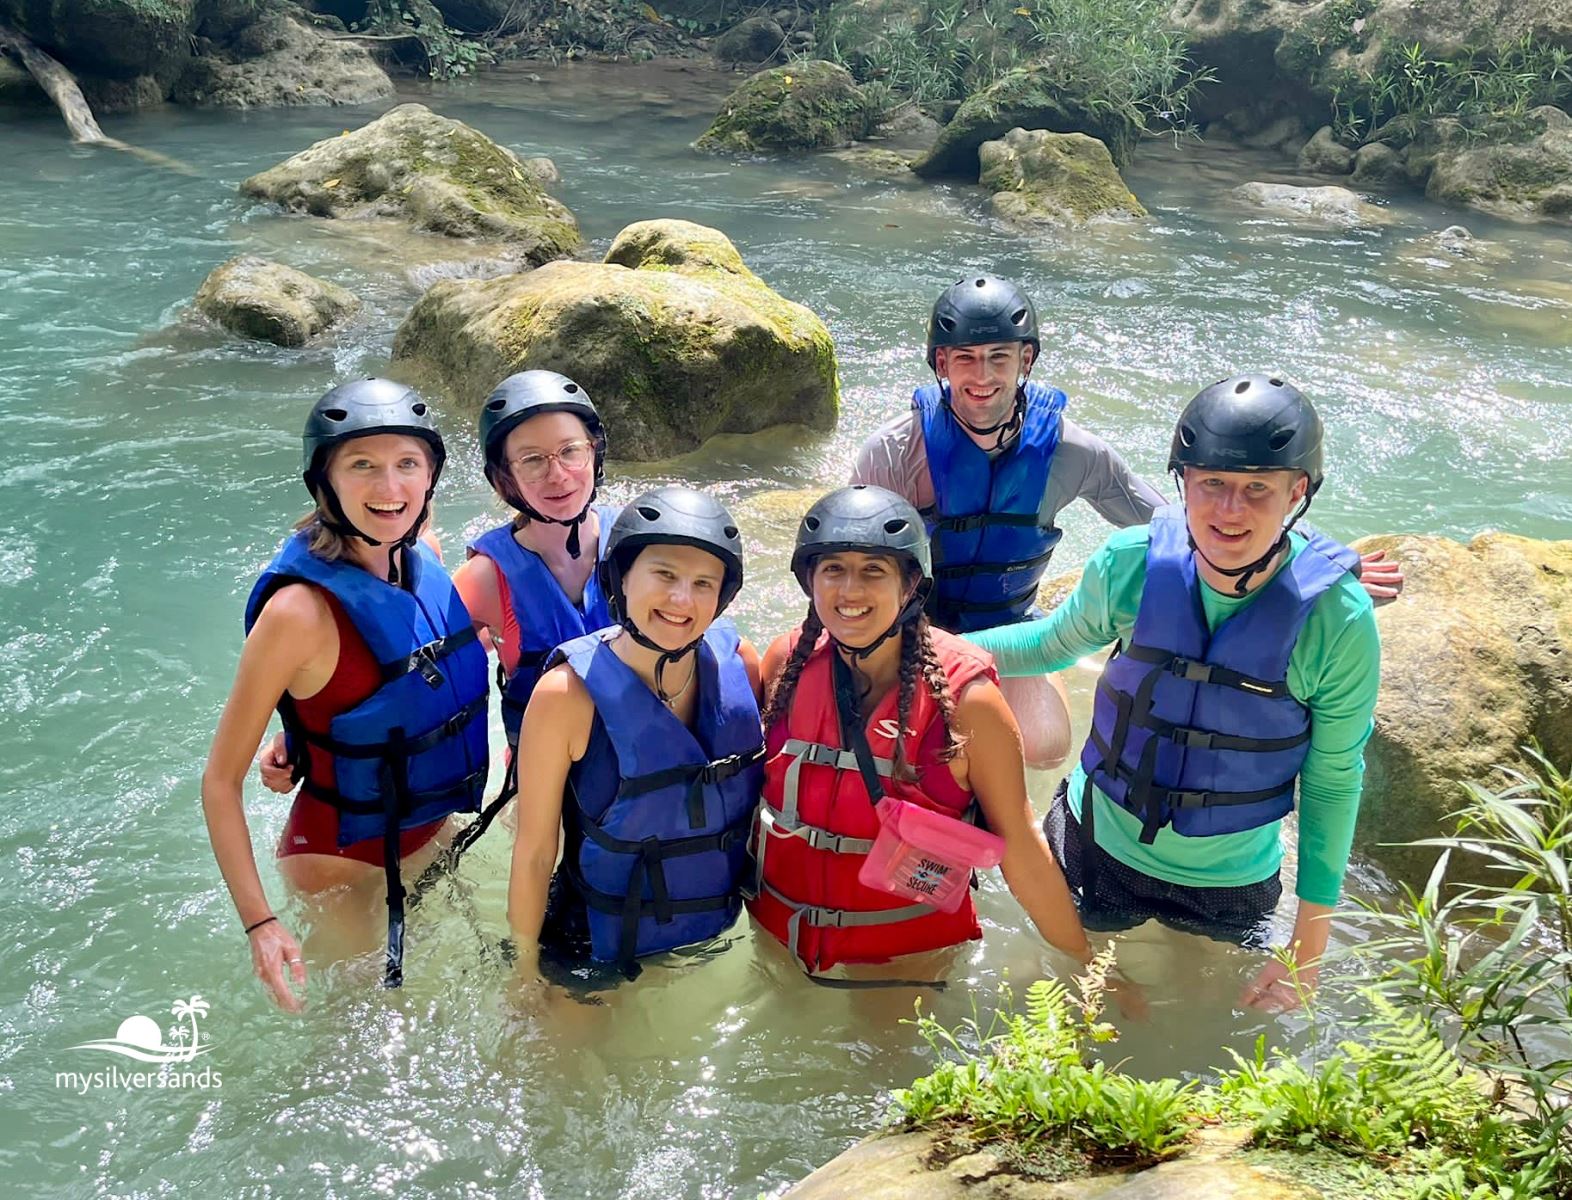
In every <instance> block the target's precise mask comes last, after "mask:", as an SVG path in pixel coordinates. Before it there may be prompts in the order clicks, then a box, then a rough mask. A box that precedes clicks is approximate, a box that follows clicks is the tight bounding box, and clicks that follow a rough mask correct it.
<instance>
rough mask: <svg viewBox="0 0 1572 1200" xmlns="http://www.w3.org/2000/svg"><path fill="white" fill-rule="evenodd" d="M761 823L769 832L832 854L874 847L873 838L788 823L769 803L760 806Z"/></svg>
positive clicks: (851, 852) (860, 852)
mask: <svg viewBox="0 0 1572 1200" xmlns="http://www.w3.org/2000/svg"><path fill="white" fill-rule="evenodd" d="M759 824H760V825H761V826H762V827H763V829H764V832H765V833H767V834H775V835H776V836H777V837H794V838H797V839H798V840H799V841H802V842H805V843H807V845H808V846H809V848H811V849H814V850H823V851H826V852H827V853H830V854H867V853H869V852H870V851H871V850H872V849H873V839H872V838H858V837H847V836H846V835H845V834H840V833H831V832H830V831H829V830H828V829H825V828H823V827H822V826H819V825H809V824H807V823H806V822H804V821H793V822H790V823H788V822H787V820H786V818H785V816H784V815H782V814H779V813H777V812H776V811H775V810H774V809H773V808H771V807H770V806H769V805H768V804H761V805H760V806H759Z"/></svg>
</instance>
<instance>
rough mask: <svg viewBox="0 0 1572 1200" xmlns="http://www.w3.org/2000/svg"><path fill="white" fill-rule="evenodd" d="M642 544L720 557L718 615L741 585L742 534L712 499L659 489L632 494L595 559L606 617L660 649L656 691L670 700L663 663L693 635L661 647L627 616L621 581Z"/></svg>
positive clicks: (638, 639) (687, 648)
mask: <svg viewBox="0 0 1572 1200" xmlns="http://www.w3.org/2000/svg"><path fill="white" fill-rule="evenodd" d="M646 546H696V547H698V548H699V549H700V550H706V551H708V552H709V553H711V554H713V555H714V556H715V557H716V558H718V559H720V560H721V563H722V565H723V566H724V568H725V569H724V573H723V575H722V579H721V588H720V596H719V598H718V601H717V603H716V606H715V615H716V616H717V617H718V616H720V614H721V613H723V612H725V611H726V608H727V606H728V605H730V604H731V602H732V601H733V600H734V599H736V597H737V593H738V592H739V591H740V590H741V589H742V535H741V533H740V532H739V531H738V529H737V522H736V521H734V520H733V519H732V515H731V513H729V512H727V511H726V506H725V505H723V504H722V503H721V502H720V501H719V500H717V499H715V497H713V496H710V495H707V494H705V493H704V492H699V491H695V490H694V489H692V488H686V487H677V486H671V487H663V488H656V489H655V490H654V491H651V492H645V493H644V494H643V495H642V496H635V497H634V498H633V499H632V500H630V501H629V502H628V503H627V504H626V505H625V506H624V507H623V509H622V512H621V513H619V514H618V516H617V519H616V521H615V522H614V523H613V524H612V527H611V532H610V533H609V534H608V535H607V538H606V553H605V556H604V557H603V558H602V559H601V561H600V567H599V570H600V587H601V591H602V592H603V593H604V594H605V597H606V605H607V607H608V608H609V609H610V610H611V619H612V620H613V621H615V622H616V623H617V624H619V625H621V626H622V628H623V629H625V630H626V631H627V632H628V635H629V636H630V637H631V638H633V640H634V641H636V642H637V643H638V644H639V645H641V646H643V647H644V648H645V649H647V650H655V651H658V652H659V653H660V659H659V660H658V661H657V662H656V664H655V691H656V693H657V694H658V695H659V696H660V697H661V699H662V700H667V699H669V696H668V695H667V693H666V692H665V690H664V688H663V687H662V685H661V677H662V675H663V674H664V673H665V670H666V666H667V664H668V663H671V662H675V661H677V660H678V659H679V658H681V657H683V655H685V654H688V653H689V652H690V651H692V650H695V649H697V647H698V645H699V641H700V640H701V639H700V638H695V639H694V640H693V641H691V642H689V643H688V644H687V645H686V646H683V647H682V648H681V649H679V650H674V651H672V650H666V649H664V648H663V647H661V646H660V645H659V644H658V643H656V642H654V641H653V640H651V639H650V638H649V637H648V636H647V635H645V633H644V632H643V631H642V630H641V629H639V628H638V627H637V626H636V625H635V624H634V623H633V621H632V620H631V619H630V618H629V616H628V604H627V593H626V592H625V591H624V590H623V579H624V577H625V576H626V575H627V572H628V568H629V567H631V566H632V565H633V560H634V559H635V558H637V557H638V554H639V551H640V550H642V549H644V547H646Z"/></svg>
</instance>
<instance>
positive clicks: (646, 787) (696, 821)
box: [617, 745, 764, 829]
mask: <svg viewBox="0 0 1572 1200" xmlns="http://www.w3.org/2000/svg"><path fill="white" fill-rule="evenodd" d="M763 757H764V747H763V746H762V745H761V746H755V747H754V748H753V749H752V750H744V751H742V752H741V753H738V754H730V755H727V756H726V757H724V758H716V759H711V760H710V761H709V762H707V763H680V764H678V765H677V766H675V767H667V768H665V769H664V770H660V771H650V772H648V773H647V774H644V775H635V776H633V777H632V778H631V779H624V780H623V781H622V783H621V785H620V786H619V787H618V788H617V796H618V797H619V798H622V797H628V796H642V795H644V794H645V793H646V792H654V791H659V790H660V789H661V788H664V787H671V786H672V785H673V784H679V783H680V784H686V785H687V788H688V794H687V797H686V803H687V809H688V828H689V829H702V828H704V826H705V825H706V824H707V823H708V822H707V821H706V819H705V816H704V789H705V788H706V787H713V786H714V785H716V784H720V783H724V782H726V780H728V779H733V778H735V777H736V776H738V775H741V774H742V773H743V772H744V771H746V770H747V769H748V768H749V767H751V766H753V764H754V763H756V762H758V761H759V760H760V759H762V758H763Z"/></svg>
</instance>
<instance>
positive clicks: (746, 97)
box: [694, 61, 875, 154]
mask: <svg viewBox="0 0 1572 1200" xmlns="http://www.w3.org/2000/svg"><path fill="white" fill-rule="evenodd" d="M874 116H875V113H874V110H873V107H872V105H870V104H869V102H868V99H867V97H866V96H864V95H863V93H862V90H861V89H860V88H859V87H858V86H857V84H856V83H855V82H854V81H853V80H852V77H851V74H850V73H849V72H848V71H847V70H846V68H845V67H841V66H837V65H836V64H834V63H827V62H817V61H807V62H794V63H792V64H791V65H790V66H785V67H775V68H773V69H772V70H769V71H760V72H759V73H758V74H757V75H752V76H749V78H748V79H747V80H746V81H744V83H743V84H742V86H741V87H739V88H738V89H737V90H736V91H735V92H733V93H732V94H731V95H730V96H728V97H727V98H726V102H725V104H724V105H722V106H721V111H720V114H719V115H718V116H716V118H715V120H714V121H713V122H711V124H710V127H709V128H708V129H706V130H705V131H704V133H703V135H702V136H701V137H700V138H699V140H698V141H697V142H695V143H694V145H695V146H696V147H697V148H698V149H700V150H705V151H712V152H731V153H740V154H753V153H758V152H761V151H791V150H830V149H835V148H837V147H840V146H846V145H849V144H850V143H852V142H854V141H857V140H858V139H859V138H863V137H866V136H867V135H868V130H869V128H870V127H871V124H872V121H873V118H874Z"/></svg>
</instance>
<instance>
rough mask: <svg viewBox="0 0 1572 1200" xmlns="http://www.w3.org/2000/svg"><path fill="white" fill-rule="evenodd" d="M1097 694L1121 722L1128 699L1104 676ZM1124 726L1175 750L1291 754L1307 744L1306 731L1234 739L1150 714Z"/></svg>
mask: <svg viewBox="0 0 1572 1200" xmlns="http://www.w3.org/2000/svg"><path fill="white" fill-rule="evenodd" d="M1097 690H1098V692H1099V693H1100V694H1101V695H1102V696H1103V697H1104V698H1105V699H1106V700H1108V701H1109V702H1110V703H1113V704H1116V705H1118V706H1119V708H1120V718H1121V720H1123V719H1124V712H1123V710H1124V709H1125V708H1126V707H1128V701H1129V698H1128V697H1127V696H1126V695H1125V694H1124V693H1123V692H1116V691H1114V689H1113V687H1112V685H1110V684H1109V683H1108V680H1107V678H1106V676H1105V677H1104V678H1102V679H1099V680H1098V681H1097ZM1128 723H1129V724H1131V725H1134V726H1136V727H1138V728H1140V729H1149V730H1151V731H1152V732H1153V733H1155V734H1157V735H1158V736H1159V737H1161V738H1163V739H1165V740H1166V741H1169V742H1172V743H1173V744H1174V745H1176V746H1183V747H1185V748H1186V749H1193V750H1253V751H1256V752H1257V753H1262V754H1269V753H1272V752H1273V751H1276V750H1292V749H1293V748H1294V747H1295V746H1298V745H1302V744H1303V743H1305V742H1307V741H1309V740H1310V731H1309V730H1308V729H1306V730H1304V731H1303V732H1301V733H1296V734H1294V735H1293V736H1292V737H1280V738H1253V737H1238V736H1235V735H1233V734H1227V733H1214V732H1212V731H1211V730H1210V729H1197V728H1196V727H1195V726H1193V725H1181V724H1179V723H1177V722H1175V721H1165V720H1163V719H1162V718H1161V717H1157V716H1153V715H1152V713H1151V712H1150V710H1148V711H1147V712H1146V713H1145V714H1140V713H1131V714H1130V716H1129V718H1128ZM1115 728H1116V729H1117V728H1118V727H1117V726H1116V727H1115Z"/></svg>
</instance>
